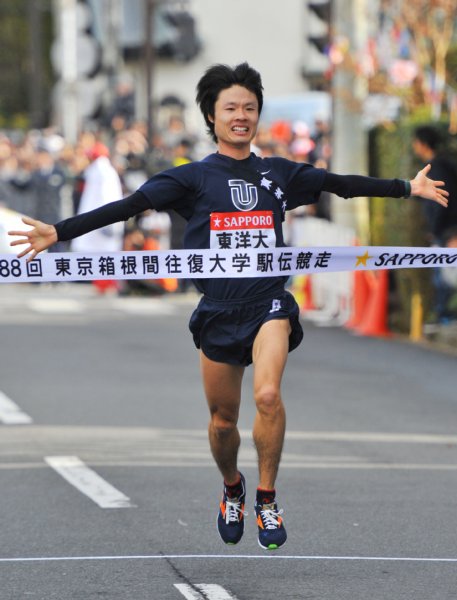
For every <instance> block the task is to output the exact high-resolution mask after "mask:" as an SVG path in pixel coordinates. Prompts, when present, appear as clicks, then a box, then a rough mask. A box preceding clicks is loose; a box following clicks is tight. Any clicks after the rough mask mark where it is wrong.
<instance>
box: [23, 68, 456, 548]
mask: <svg viewBox="0 0 457 600" xmlns="http://www.w3.org/2000/svg"><path fill="white" fill-rule="evenodd" d="M262 90H263V88H262V83H261V78H260V75H259V73H258V72H257V71H255V70H254V69H253V68H251V67H250V66H249V65H248V64H247V63H243V64H240V65H238V66H236V67H235V68H230V67H228V66H226V65H215V66H212V67H210V68H209V69H208V70H207V71H206V73H205V74H204V75H203V77H202V78H201V80H200V81H199V83H198V86H197V102H198V104H199V106H200V109H201V112H202V114H203V117H204V119H205V121H206V124H207V126H208V130H209V133H210V135H211V136H212V138H213V140H214V141H215V142H216V144H217V152H216V153H214V154H211V155H210V156H208V157H206V158H205V159H203V160H202V161H199V162H194V163H190V164H186V165H182V166H180V167H177V168H174V169H170V170H167V171H164V172H162V173H159V174H157V175H155V176H154V177H152V178H151V179H149V181H147V182H146V183H145V184H144V185H143V186H142V187H140V188H139V190H137V191H136V192H135V193H133V194H132V195H131V196H128V197H127V198H124V199H123V200H118V201H116V202H112V203H110V204H107V205H105V206H103V207H101V208H99V209H96V210H94V211H91V212H88V213H86V214H82V215H77V216H75V217H72V218H70V219H66V220H64V221H61V222H60V223H57V224H56V225H48V224H44V223H41V222H38V221H35V220H33V219H29V218H25V219H24V223H26V224H27V225H31V226H32V229H31V230H29V231H15V232H11V234H12V235H16V236H17V235H18V236H21V239H20V240H17V241H14V242H12V245H18V244H28V246H27V247H26V248H25V250H23V251H22V252H21V253H20V254H19V255H18V256H19V257H22V256H25V255H30V258H31V259H33V258H34V257H35V256H36V255H37V254H38V252H41V251H42V250H44V249H46V248H48V247H49V246H51V245H52V244H54V243H55V242H57V241H58V240H61V241H63V240H69V239H72V238H74V237H76V236H79V235H82V234H84V233H86V232H88V231H91V230H94V229H96V228H98V227H102V226H105V225H108V224H110V223H113V222H115V221H120V220H126V219H128V218H130V217H132V216H133V215H136V214H138V213H140V212H142V211H144V210H147V209H150V208H153V209H156V210H162V209H170V208H171V209H174V210H176V211H177V212H178V213H179V214H181V215H182V216H183V217H184V218H185V219H186V220H187V227H186V232H185V237H184V247H185V248H189V249H201V248H209V247H217V248H236V247H246V246H248V245H250V246H252V247H261V246H263V247H271V246H284V240H283V234H282V221H283V220H284V213H285V211H286V210H290V209H292V208H295V207H297V206H300V205H304V204H310V203H314V202H317V201H318V199H319V194H320V193H321V192H322V191H327V192H332V193H335V194H338V195H339V196H342V197H345V198H348V197H354V196H389V197H397V198H401V197H408V196H409V195H410V194H411V193H412V194H414V195H415V196H422V197H424V198H428V199H430V200H433V201H435V202H438V204H441V205H443V206H446V205H447V199H446V197H447V192H446V191H444V190H443V189H441V186H442V185H443V183H442V182H440V181H432V180H431V179H429V178H428V177H427V172H428V170H429V167H428V166H427V167H425V168H424V169H423V170H422V171H419V173H418V174H417V175H416V177H415V178H414V179H413V180H412V181H403V180H400V179H389V180H381V179H373V178H369V177H360V176H354V175H347V176H341V175H335V174H332V173H329V172H327V171H326V170H324V169H316V168H314V167H312V166H311V165H309V164H304V163H295V162H292V161H289V160H286V159H283V158H275V157H272V158H265V159H261V158H259V157H257V156H256V155H255V154H252V153H251V150H250V144H251V141H252V139H253V138H254V136H255V133H256V129H257V124H258V120H259V115H260V111H261V109H262V103H263V94H262ZM246 216H250V217H252V218H251V219H250V227H249V228H244V229H243V227H242V226H241V224H242V223H243V222H246V219H245V217H246ZM243 217H244V220H243V219H242V218H243ZM195 284H196V286H197V287H198V289H199V290H200V291H201V292H202V294H203V296H202V298H201V301H200V303H199V305H198V307H197V309H196V310H195V312H194V313H193V315H192V317H191V320H190V329H191V331H192V334H193V337H194V341H195V344H196V346H197V347H198V348H200V356H201V372H202V377H203V385H204V389H205V393H206V398H207V401H208V406H209V411H210V422H209V443H210V447H211V451H212V454H213V456H214V459H215V462H216V464H217V466H218V468H219V470H220V472H221V474H222V476H223V478H224V488H223V496H222V501H221V503H220V509H219V513H218V519H217V526H218V531H219V534H220V536H221V538H222V540H223V541H224V542H225V543H227V544H236V543H237V542H239V540H240V539H241V536H242V535H243V531H244V506H245V495H246V487H245V479H244V477H243V475H242V474H241V473H240V472H239V470H238V466H237V455H238V448H239V445H240V436H239V432H238V429H237V419H238V412H239V406H240V398H241V383H242V379H243V373H244V369H245V367H246V366H247V365H249V364H251V363H253V367H254V400H255V403H256V409H257V412H256V417H255V422H254V427H253V438H254V442H255V446H256V449H257V454H258V470H259V480H258V487H257V493H256V501H255V512H256V515H257V524H258V535H259V537H258V541H259V544H260V545H261V546H262V547H263V548H265V549H276V548H279V547H280V546H282V545H283V544H284V543H285V541H286V538H287V534H286V529H285V527H284V522H283V519H282V517H281V514H282V510H279V509H278V504H277V502H276V496H275V481H276V476H277V473H278V466H279V462H280V456H281V450H282V447H283V440H284V432H285V410H284V405H283V402H282V399H281V390H280V385H281V379H282V375H283V371H284V367H285V364H286V360H287V354H288V352H289V351H291V350H293V349H294V348H296V347H297V346H298V344H299V343H300V342H301V339H302V336H303V332H302V329H301V326H300V323H299V309H298V306H297V303H296V302H295V300H294V298H293V296H291V294H289V293H288V292H286V291H285V289H284V285H285V278H284V277H271V278H268V277H263V278H244V279H243V278H233V279H208V280H201V279H199V280H196V283H195Z"/></svg>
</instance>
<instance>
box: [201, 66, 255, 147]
mask: <svg viewBox="0 0 457 600" xmlns="http://www.w3.org/2000/svg"><path fill="white" fill-rule="evenodd" d="M232 85H241V86H242V87H245V88H246V89H247V90H249V91H250V92H252V93H253V94H255V95H256V97H257V102H258V104H259V115H260V112H261V110H262V106H263V86H262V78H261V76H260V73H259V72H258V71H256V70H255V69H253V68H252V67H251V66H250V65H248V63H247V62H244V63H241V64H239V65H237V66H236V67H233V68H232V67H229V66H228V65H222V64H218V65H213V66H212V67H209V69H207V70H206V72H205V74H204V75H203V77H202V78H201V79H200V81H199V82H198V84H197V98H196V101H197V104H198V105H199V107H200V110H201V113H202V115H203V118H204V119H205V122H206V125H207V126H208V133H209V134H210V136H211V137H212V139H213V140H214V141H215V142H217V137H216V134H215V133H214V123H212V122H211V121H210V119H209V117H212V118H214V105H215V104H216V100H217V99H218V97H219V94H220V93H221V92H222V90H226V89H227V88H230V87H232Z"/></svg>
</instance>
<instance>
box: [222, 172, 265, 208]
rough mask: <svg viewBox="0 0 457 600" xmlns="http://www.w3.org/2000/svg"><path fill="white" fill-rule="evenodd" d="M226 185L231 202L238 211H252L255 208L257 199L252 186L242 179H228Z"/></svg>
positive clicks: (254, 188) (255, 189)
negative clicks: (228, 187) (228, 188)
mask: <svg viewBox="0 0 457 600" xmlns="http://www.w3.org/2000/svg"><path fill="white" fill-rule="evenodd" d="M228 184H229V186H230V193H231V195H232V202H233V204H234V206H235V207H236V208H237V209H238V210H243V211H246V210H252V209H253V208H255V207H256V206H257V202H258V200H259V199H258V196H257V188H256V187H255V185H254V184H252V183H247V182H246V181H244V179H229V181H228Z"/></svg>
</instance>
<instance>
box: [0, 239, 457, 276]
mask: <svg viewBox="0 0 457 600" xmlns="http://www.w3.org/2000/svg"><path fill="white" fill-rule="evenodd" d="M456 266H457V249H456V248H429V247H427V248H409V247H390V246H368V247H360V246H348V247H342V246H338V247H326V248H320V247H309V248H271V249H268V250H266V249H260V248H259V249H254V248H247V249H244V248H243V249H242V250H221V249H215V250H213V249H209V250H158V251H154V252H138V251H135V252H108V253H87V254H80V253H77V252H62V253H57V252H56V253H52V252H48V253H44V254H39V255H38V257H36V258H35V259H34V260H32V261H27V260H26V257H24V258H21V259H18V258H17V257H15V256H14V255H13V254H0V283H2V282H3V283H19V282H28V283H38V282H51V281H91V280H103V279H168V278H176V279H211V278H227V277H230V278H233V277H277V276H285V277H288V276H290V275H304V274H309V273H325V272H327V273H331V272H339V271H357V270H364V271H374V270H379V269H407V268H408V269H409V268H415V269H418V268H419V269H421V268H430V267H456Z"/></svg>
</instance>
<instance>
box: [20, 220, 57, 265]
mask: <svg viewBox="0 0 457 600" xmlns="http://www.w3.org/2000/svg"><path fill="white" fill-rule="evenodd" d="M22 222H23V223H25V225H30V226H31V227H32V229H28V230H26V231H8V235H13V236H19V237H20V238H21V239H19V240H14V241H13V242H11V243H10V246H21V245H23V244H28V246H27V248H25V249H24V250H22V252H20V253H19V254H18V255H17V257H18V258H22V257H23V256H26V255H27V254H29V255H30V256H29V257H28V258H27V260H33V259H34V258H35V256H36V255H37V254H38V253H39V252H42V251H43V250H46V248H49V246H52V244H55V243H56V242H57V231H56V228H55V227H54V225H48V224H47V223H42V222H41V221H37V220H36V219H31V218H30V217H23V219H22Z"/></svg>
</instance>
